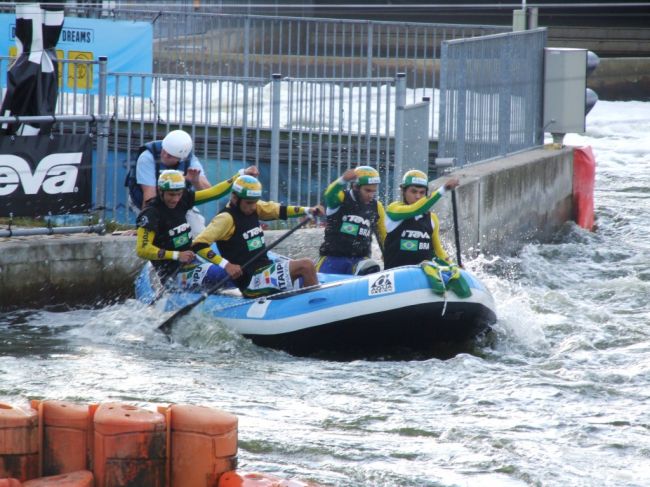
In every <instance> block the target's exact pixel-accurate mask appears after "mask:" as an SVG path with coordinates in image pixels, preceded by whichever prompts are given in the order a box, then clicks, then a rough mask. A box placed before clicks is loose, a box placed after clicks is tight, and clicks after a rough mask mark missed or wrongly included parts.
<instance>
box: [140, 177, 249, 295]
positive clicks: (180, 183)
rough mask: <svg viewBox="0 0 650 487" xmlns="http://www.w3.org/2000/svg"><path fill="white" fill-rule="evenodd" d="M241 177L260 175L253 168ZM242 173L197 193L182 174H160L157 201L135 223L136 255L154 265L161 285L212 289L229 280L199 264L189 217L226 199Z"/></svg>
mask: <svg viewBox="0 0 650 487" xmlns="http://www.w3.org/2000/svg"><path fill="white" fill-rule="evenodd" d="M190 171H191V170H190ZM240 173H244V174H258V170H257V168H256V167H255V166H251V167H249V168H247V169H246V170H241V171H240ZM240 173H237V174H235V175H234V176H232V177H231V178H229V179H227V180H225V181H222V182H220V183H218V184H216V185H214V186H212V187H210V188H208V189H203V190H200V191H196V192H194V191H190V190H188V189H187V187H186V182H185V180H186V176H185V175H183V173H182V172H181V171H178V170H174V169H167V170H164V171H162V172H161V173H160V176H159V177H158V181H157V193H156V197H155V198H152V199H150V200H149V201H148V202H147V204H146V205H145V207H144V209H143V210H142V211H141V212H140V214H139V215H138V218H137V220H136V225H137V240H136V252H137V254H138V257H140V258H142V259H146V260H150V261H151V263H152V264H153V266H154V268H155V269H156V271H157V273H158V276H159V277H160V279H161V282H163V283H164V284H169V283H168V282H167V281H168V280H169V279H170V278H174V281H175V283H176V284H177V285H178V286H179V287H182V288H184V287H190V286H202V285H206V286H210V285H211V283H212V282H218V281H219V280H220V279H221V278H223V277H224V276H227V274H226V273H225V272H224V271H222V270H221V268H219V267H218V266H212V265H211V264H209V263H205V262H200V261H198V260H196V256H195V254H194V252H193V251H192V250H191V245H192V238H191V236H190V225H189V223H188V221H187V218H186V213H187V211H188V209H190V208H192V207H194V205H195V204H202V203H207V202H208V201H213V200H217V199H219V198H222V197H224V196H226V195H227V194H228V193H230V190H231V188H232V185H233V183H234V181H235V179H236V178H237V177H239V175H240ZM196 174H198V173H196Z"/></svg>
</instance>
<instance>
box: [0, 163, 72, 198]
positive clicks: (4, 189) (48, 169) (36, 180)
mask: <svg viewBox="0 0 650 487" xmlns="http://www.w3.org/2000/svg"><path fill="white" fill-rule="evenodd" d="M81 156H82V153H81V152H64V153H59V154H50V155H47V156H45V157H44V158H43V159H42V160H41V162H39V164H38V166H36V171H34V174H32V169H31V167H30V166H29V163H28V162H27V161H26V160H25V159H23V158H22V157H18V156H16V155H13V154H2V155H0V196H6V195H8V194H11V193H13V192H14V191H16V189H17V188H18V185H19V184H22V186H23V191H24V192H25V194H36V193H38V192H39V190H40V189H41V188H42V189H43V191H44V192H45V193H47V194H59V193H75V192H77V191H78V188H77V187H75V183H76V182H77V174H78V173H79V167H78V166H79V164H81Z"/></svg>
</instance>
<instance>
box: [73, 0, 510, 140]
mask: <svg viewBox="0 0 650 487" xmlns="http://www.w3.org/2000/svg"><path fill="white" fill-rule="evenodd" d="M169 8H173V9H174V11H161V10H157V11H156V10H152V9H146V8H142V9H139V10H137V9H133V8H128V7H127V6H120V7H118V8H111V9H108V8H97V7H92V6H77V7H75V8H74V9H72V8H71V7H68V8H67V10H68V11H69V12H70V13H73V14H74V15H84V16H93V17H98V18H104V19H114V20H141V21H148V22H151V23H152V24H153V32H154V49H153V53H154V72H155V73H165V74H178V75H183V76H185V75H207V76H231V77H244V78H266V79H268V78H270V77H271V76H272V75H273V74H274V73H282V75H283V76H286V77H292V78H382V77H394V76H395V75H396V74H397V73H405V74H406V81H407V86H408V87H409V88H411V89H412V90H411V92H410V93H409V96H410V97H411V98H410V99H407V103H417V102H419V101H420V100H421V99H422V97H433V96H434V90H435V89H437V88H438V87H439V68H440V53H441V46H442V44H443V42H445V41H449V40H453V39H465V38H472V37H477V36H485V35H490V34H496V33H502V32H508V31H510V28H509V27H505V26H490V25H469V24H425V23H416V22H379V21H367V20H342V19H325V18H309V17H282V16H261V15H241V14H237V15H235V14H220V13H200V12H194V11H191V9H188V8H184V9H180V8H175V7H172V6H170V7H169ZM437 124H438V121H437V118H436V117H435V115H434V112H433V111H432V112H431V118H430V121H429V127H430V138H434V137H435V133H436V130H437Z"/></svg>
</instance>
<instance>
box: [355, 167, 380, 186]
mask: <svg viewBox="0 0 650 487" xmlns="http://www.w3.org/2000/svg"><path fill="white" fill-rule="evenodd" d="M354 172H355V174H356V175H357V181H356V184H357V185H358V186H365V185H367V184H379V183H381V178H380V177H379V172H378V171H377V169H375V168H374V167H370V166H359V167H357V168H355V169H354Z"/></svg>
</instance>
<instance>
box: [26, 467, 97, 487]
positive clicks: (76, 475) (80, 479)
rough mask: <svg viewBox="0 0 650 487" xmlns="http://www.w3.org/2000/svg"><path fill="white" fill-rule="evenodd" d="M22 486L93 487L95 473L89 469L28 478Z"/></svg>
mask: <svg viewBox="0 0 650 487" xmlns="http://www.w3.org/2000/svg"><path fill="white" fill-rule="evenodd" d="M22 487H93V473H92V472H89V471H88V470H80V471H78V472H69V473H64V474H61V475H52V476H49V477H40V478H38V479H34V480H28V481H27V482H25V483H24V484H23V485H22Z"/></svg>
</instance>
